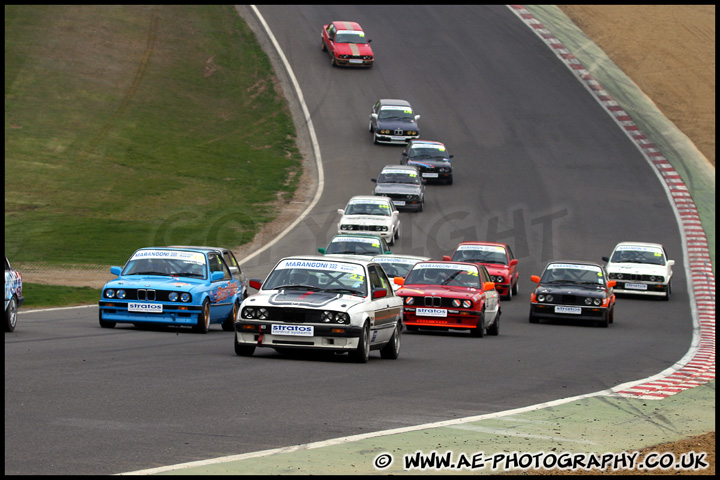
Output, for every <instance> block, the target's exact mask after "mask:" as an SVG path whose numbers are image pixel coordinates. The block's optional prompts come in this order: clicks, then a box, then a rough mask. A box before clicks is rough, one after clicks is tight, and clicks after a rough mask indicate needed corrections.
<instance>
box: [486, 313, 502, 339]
mask: <svg viewBox="0 0 720 480" xmlns="http://www.w3.org/2000/svg"><path fill="white" fill-rule="evenodd" d="M499 333H500V312H498V313H497V316H496V317H495V321H494V322H493V324H492V325H490V326H489V327H488V329H487V334H488V335H492V336H495V337H496V336H497V335H498V334H499Z"/></svg>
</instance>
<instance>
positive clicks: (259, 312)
mask: <svg viewBox="0 0 720 480" xmlns="http://www.w3.org/2000/svg"><path fill="white" fill-rule="evenodd" d="M242 318H247V319H250V320H267V318H268V310H267V308H265V307H259V308H258V307H245V308H243V309H242Z"/></svg>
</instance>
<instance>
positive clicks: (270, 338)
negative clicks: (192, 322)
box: [235, 321, 362, 352]
mask: <svg viewBox="0 0 720 480" xmlns="http://www.w3.org/2000/svg"><path fill="white" fill-rule="evenodd" d="M273 323H276V324H278V323H279V322H259V321H239V322H235V341H236V342H237V343H238V344H239V345H247V346H250V345H252V346H256V347H267V348H298V349H313V350H325V351H338V352H344V351H350V350H357V348H358V344H359V341H360V336H361V334H362V327H356V326H352V325H317V324H313V325H312V327H313V335H312V336H300V335H277V334H273V333H271V331H272V325H273ZM304 325H305V324H303V326H304Z"/></svg>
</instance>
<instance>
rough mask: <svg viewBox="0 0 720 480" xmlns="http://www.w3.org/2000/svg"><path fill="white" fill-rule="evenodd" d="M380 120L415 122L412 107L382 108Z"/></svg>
mask: <svg viewBox="0 0 720 480" xmlns="http://www.w3.org/2000/svg"><path fill="white" fill-rule="evenodd" d="M378 118H379V119H380V120H415V115H413V111H412V109H411V108H410V107H394V106H390V107H382V108H381V109H380V113H379V114H378Z"/></svg>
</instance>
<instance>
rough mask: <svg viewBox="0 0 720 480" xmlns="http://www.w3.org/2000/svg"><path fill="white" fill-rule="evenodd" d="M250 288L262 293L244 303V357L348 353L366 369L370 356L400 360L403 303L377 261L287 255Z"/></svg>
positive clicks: (238, 338)
mask: <svg viewBox="0 0 720 480" xmlns="http://www.w3.org/2000/svg"><path fill="white" fill-rule="evenodd" d="M250 286H251V287H253V288H255V289H257V290H258V293H256V294H255V295H251V296H250V297H248V298H246V299H245V300H244V301H243V302H242V304H241V305H240V310H239V312H238V316H237V318H236V321H235V353H236V354H237V355H241V356H251V355H253V353H254V352H255V349H256V348H258V347H259V348H263V347H266V348H273V349H275V350H276V351H278V352H280V353H282V352H286V351H290V350H295V349H308V350H322V351H327V352H334V353H348V354H349V355H350V357H352V358H353V360H355V361H357V362H360V363H365V362H367V361H368V356H369V353H370V351H371V350H380V356H381V357H382V358H387V359H396V358H397V357H398V355H399V354H400V334H401V333H402V329H403V316H402V300H401V299H400V297H397V296H396V295H395V293H394V292H393V288H392V284H391V283H390V281H389V280H388V277H387V275H386V274H385V272H384V271H383V269H382V267H381V266H380V265H379V264H378V263H376V262H373V261H371V260H370V259H364V258H357V259H355V258H352V259H345V258H343V257H334V258H329V257H322V256H317V255H309V256H295V257H287V258H284V259H282V260H280V262H278V264H277V265H275V268H273V270H272V271H271V272H270V274H269V275H268V277H267V278H266V279H265V281H264V282H262V283H261V282H259V281H257V280H250Z"/></svg>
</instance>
